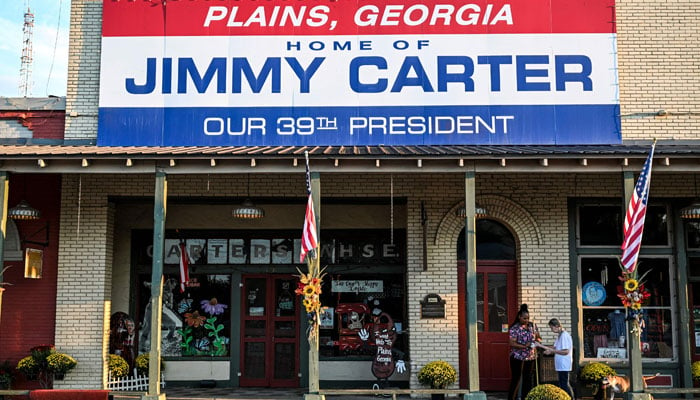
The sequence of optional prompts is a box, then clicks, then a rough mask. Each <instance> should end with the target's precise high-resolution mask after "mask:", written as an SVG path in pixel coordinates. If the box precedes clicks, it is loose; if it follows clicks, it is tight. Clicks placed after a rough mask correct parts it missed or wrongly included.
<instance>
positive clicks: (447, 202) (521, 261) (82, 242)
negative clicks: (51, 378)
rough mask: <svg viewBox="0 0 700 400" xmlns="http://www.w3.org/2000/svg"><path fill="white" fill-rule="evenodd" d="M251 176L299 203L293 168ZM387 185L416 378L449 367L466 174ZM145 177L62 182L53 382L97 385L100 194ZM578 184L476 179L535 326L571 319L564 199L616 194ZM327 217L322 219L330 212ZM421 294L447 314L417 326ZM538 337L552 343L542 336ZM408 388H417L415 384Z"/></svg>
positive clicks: (348, 188)
mask: <svg viewBox="0 0 700 400" xmlns="http://www.w3.org/2000/svg"><path fill="white" fill-rule="evenodd" d="M666 178H667V177H664V176H661V177H659V186H655V190H659V191H660V192H661V191H666V190H671V188H672V187H673V183H666V181H667V180H673V179H666ZM250 181H251V187H250V192H251V195H252V196H253V197H278V198H282V197H286V198H293V197H296V198H303V196H304V191H305V187H304V185H303V175H302V173H301V171H299V174H296V175H251V179H250ZM389 181H390V177H389V176H388V175H385V174H377V175H372V176H370V177H368V176H366V175H362V174H337V175H325V174H324V175H323V176H322V177H321V193H322V195H323V196H324V197H336V198H338V197H340V198H342V197H347V198H357V197H388V196H389V193H390V186H389V185H388V182H389ZM393 181H394V196H396V197H403V198H406V199H407V200H408V202H407V205H406V213H407V215H406V218H407V235H408V266H407V269H408V275H407V285H408V288H407V303H408V316H409V321H408V326H409V329H410V332H411V334H410V352H411V360H410V361H411V367H412V370H413V371H417V369H418V368H420V366H422V365H424V364H425V363H427V362H428V361H431V360H434V359H438V358H439V359H444V360H447V361H449V362H450V363H452V364H453V365H454V366H455V367H457V366H458V365H459V360H458V354H457V347H458V345H457V343H458V335H459V333H458V330H457V315H458V309H457V289H458V288H457V276H456V273H457V272H456V264H457V257H456V243H457V237H458V235H459V232H460V231H461V229H462V226H463V223H462V221H461V220H459V219H458V218H456V217H455V216H454V211H455V209H456V208H457V207H458V206H459V205H460V202H461V201H462V199H463V196H464V189H463V185H464V176H463V175H461V174H449V175H448V174H425V175H401V176H397V175H395V176H394V177H393ZM154 182H155V178H154V177H153V176H150V175H110V176H106V175H81V176H80V177H78V176H76V175H69V176H66V177H65V179H64V186H63V197H62V217H61V218H62V229H61V244H60V245H61V247H60V248H61V256H60V258H59V271H60V273H59V277H58V305H57V322H56V343H57V345H60V346H61V347H62V348H64V349H66V350H69V352H70V353H71V354H75V355H76V358H78V359H79V360H80V363H79V365H78V369H77V370H76V373H75V374H69V375H68V376H67V377H66V380H65V381H63V382H62V383H60V385H61V387H89V388H95V387H99V386H100V385H101V382H102V379H103V378H104V376H103V374H102V373H101V372H100V371H101V369H100V364H101V360H102V359H103V357H104V355H105V354H106V343H107V337H108V331H107V327H106V325H105V324H106V323H107V322H108V320H109V318H108V316H109V315H110V314H111V309H110V304H111V295H112V294H111V274H112V256H111V254H112V249H111V245H112V243H113V238H112V236H111V232H112V226H113V223H114V221H113V217H112V216H113V214H114V209H113V207H112V206H111V205H110V204H109V203H108V198H109V196H113V195H114V196H116V195H119V196H134V197H144V196H151V195H152V193H153V188H154ZM575 182H576V183H575V185H572V182H571V177H570V176H567V175H562V174H511V175H499V174H484V175H479V176H477V188H476V191H477V201H478V202H479V204H483V205H484V206H485V207H487V208H488V210H489V214H490V215H491V216H492V217H493V218H495V219H496V220H498V221H500V222H502V223H503V224H504V225H506V226H507V227H509V228H510V229H511V230H512V232H513V234H514V236H515V237H516V240H517V249H518V273H519V278H518V280H519V282H520V284H519V289H518V293H517V294H513V295H515V296H518V302H526V303H528V304H529V305H530V307H531V310H532V314H533V317H534V318H535V319H536V321H538V322H540V323H541V324H542V323H544V321H546V320H548V319H549V318H552V317H558V318H560V319H561V320H562V321H563V323H564V324H565V325H566V326H570V323H571V306H572V305H571V303H570V302H568V301H560V298H571V297H570V296H571V294H570V293H569V274H570V272H569V253H568V251H569V250H568V231H567V229H568V227H567V210H566V207H567V202H566V200H567V197H568V196H574V195H577V196H607V197H611V196H616V195H618V194H619V188H620V187H621V186H620V182H621V175H618V174H608V175H604V174H599V175H590V176H589V175H586V176H585V178H583V177H581V178H578V177H577V178H576V180H575ZM676 183H677V182H676ZM246 191H247V190H246V178H245V175H211V176H207V175H188V176H182V175H171V176H169V177H168V196H169V197H199V196H207V197H209V196H211V197H242V196H244V195H245V194H246ZM666 193H668V192H666ZM681 194H685V195H687V193H681ZM420 201H425V204H426V207H427V212H428V218H429V229H428V237H429V240H428V270H427V271H422V250H421V249H422V236H421V235H422V229H421V226H420V219H419V212H420ZM78 203H79V204H78ZM78 207H79V208H78ZM78 210H80V211H78ZM193 214H194V215H196V213H193ZM323 217H324V216H323V215H322V221H323ZM325 218H328V219H330V216H325ZM143 219H145V220H146V221H139V222H138V223H139V224H143V223H147V224H149V223H151V221H152V214H151V213H147V214H146V215H143ZM166 222H167V221H166ZM266 222H267V221H266ZM134 223H136V222H134ZM192 223H193V224H195V223H196V224H200V223H201V221H197V222H192ZM271 223H274V222H271ZM322 224H323V222H322ZM387 224H388V221H387ZM169 228H173V226H172V225H170V226H169ZM128 267H129V266H128V265H119V266H115V268H128ZM76 277H84V284H82V285H77V286H76V285H73V284H72V283H73V282H74V280H75V279H76ZM122 290H126V289H122ZM428 293H439V294H440V295H441V296H442V297H443V298H444V299H445V300H446V301H447V304H446V314H447V318H446V319H437V320H436V319H420V307H419V302H420V300H422V299H423V297H424V296H425V295H426V294H428ZM553 294H556V296H554V295H553ZM87 311H89V312H87ZM76 312H80V315H81V321H80V325H79V326H76V324H75V321H74V320H71V319H70V318H69V316H71V315H75V314H74V313H76ZM103 318H104V319H103ZM78 332H79V333H80V335H79V336H77V335H76V334H77V333H78ZM545 338H546V339H548V340H553V338H550V337H547V335H545ZM436 343H440V345H439V346H438V345H436ZM412 378H413V379H415V376H413V377H412ZM412 383H413V385H414V386H417V382H415V381H413V382H412Z"/></svg>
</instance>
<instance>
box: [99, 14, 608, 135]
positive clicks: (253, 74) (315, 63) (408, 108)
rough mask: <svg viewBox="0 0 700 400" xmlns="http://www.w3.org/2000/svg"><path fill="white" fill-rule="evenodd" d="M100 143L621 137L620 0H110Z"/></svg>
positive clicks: (104, 40) (104, 45)
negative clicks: (617, 26)
mask: <svg viewBox="0 0 700 400" xmlns="http://www.w3.org/2000/svg"><path fill="white" fill-rule="evenodd" d="M102 23H103V34H102V60H101V68H100V110H99V132H98V145H101V146H307V145H308V146H316V145H321V146H324V145H453V144H467V145H469V144H489V145H498V144H604V143H605V144H609V143H620V142H621V134H620V117H619V99H618V81H617V57H616V34H615V3H614V0H527V1H525V0H518V1H514V0H512V1H504V0H497V1H489V0H423V1H419V0H294V1H292V0H265V1H255V0H217V1H211V0H169V1H167V2H166V1H165V0H163V1H161V0H151V1H124V0H122V1H118V0H104V3H103V21H102Z"/></svg>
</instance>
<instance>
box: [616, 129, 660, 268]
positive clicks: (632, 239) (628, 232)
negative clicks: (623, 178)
mask: <svg viewBox="0 0 700 400" xmlns="http://www.w3.org/2000/svg"><path fill="white" fill-rule="evenodd" d="M655 146H656V141H654V143H653V144H652V145H651V151H650V152H649V156H648V157H647V160H646V162H645V163H644V168H642V172H641V174H639V178H638V179H637V185H636V186H635V187H634V193H633V194H632V198H631V199H630V204H629V207H627V215H626V216H625V225H624V230H623V239H622V261H621V262H622V266H623V268H624V269H625V270H626V271H627V272H634V269H635V268H636V267H637V257H638V256H639V249H640V248H641V247H642V233H644V217H646V214H647V201H648V200H649V185H650V184H651V165H652V161H653V159H654V147H655Z"/></svg>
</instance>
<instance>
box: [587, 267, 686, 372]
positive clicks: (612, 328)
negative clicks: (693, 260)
mask: <svg viewBox="0 0 700 400" xmlns="http://www.w3.org/2000/svg"><path fill="white" fill-rule="evenodd" d="M638 268H639V276H640V277H641V276H644V278H643V282H644V284H645V285H646V288H647V290H648V291H649V292H650V293H651V297H649V298H648V299H647V300H646V301H645V303H644V304H643V317H642V321H643V322H642V324H643V330H642V333H641V336H640V339H641V342H642V343H641V345H642V357H643V358H669V359H670V358H673V357H674V350H673V340H674V338H673V330H672V325H673V319H672V312H671V310H672V307H671V287H672V283H671V281H670V273H669V268H670V267H669V261H668V259H667V258H640V261H639V264H638ZM619 275H620V267H619V265H618V261H617V259H616V258H602V257H601V258H598V257H585V258H582V259H581V282H582V284H583V289H582V302H583V315H582V316H583V337H582V339H583V353H584V354H583V355H584V358H620V359H626V358H627V349H628V340H627V339H628V338H627V334H626V331H627V327H626V323H627V315H626V310H625V308H624V307H623V306H622V303H621V302H620V298H619V297H618V294H619V293H622V282H621V281H620V280H619V279H618V277H619Z"/></svg>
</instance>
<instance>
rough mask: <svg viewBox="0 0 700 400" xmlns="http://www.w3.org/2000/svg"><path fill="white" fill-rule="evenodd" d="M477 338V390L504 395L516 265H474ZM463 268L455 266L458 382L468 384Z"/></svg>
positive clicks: (506, 387)
mask: <svg viewBox="0 0 700 400" xmlns="http://www.w3.org/2000/svg"><path fill="white" fill-rule="evenodd" d="M476 271H477V274H476V276H477V290H476V293H477V296H476V297H477V299H476V302H477V304H476V308H477V310H476V313H477V332H478V333H477V335H478V345H479V388H480V389H481V390H486V391H507V390H508V384H509V383H510V370H509V362H508V357H509V355H508V353H509V351H510V346H509V335H508V327H509V325H510V323H511V322H512V321H513V319H514V318H515V314H516V312H517V300H516V296H515V294H516V290H515V289H516V287H515V279H516V277H515V261H511V260H505V261H477V267H476ZM465 274H466V267H465V264H464V262H463V261H460V263H459V265H458V282H459V307H460V315H459V328H460V336H459V352H460V369H459V370H460V382H461V384H462V385H463V386H466V383H467V382H468V370H469V364H468V358H467V351H468V349H467V334H466V314H467V312H466V305H467V303H466V290H465V288H466V279H465Z"/></svg>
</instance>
